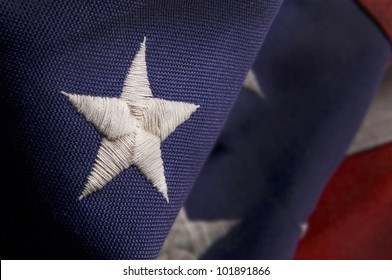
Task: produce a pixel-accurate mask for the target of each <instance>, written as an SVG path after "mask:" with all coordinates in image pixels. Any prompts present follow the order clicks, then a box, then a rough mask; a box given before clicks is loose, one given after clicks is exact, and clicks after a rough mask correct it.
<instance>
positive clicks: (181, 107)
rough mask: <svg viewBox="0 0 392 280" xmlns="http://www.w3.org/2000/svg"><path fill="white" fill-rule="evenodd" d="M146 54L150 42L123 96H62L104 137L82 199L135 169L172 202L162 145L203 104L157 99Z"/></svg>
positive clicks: (130, 74) (133, 67)
mask: <svg viewBox="0 0 392 280" xmlns="http://www.w3.org/2000/svg"><path fill="white" fill-rule="evenodd" d="M145 52H146V38H144V40H143V42H142V43H141V44H140V49H139V51H138V52H137V54H136V55H135V58H134V60H133V61H132V64H131V67H130V69H129V71H128V74H127V77H126V79H125V81H124V87H123V90H122V93H121V96H120V97H119V98H109V97H94V96H89V95H79V94H69V93H66V92H62V94H63V95H65V96H66V97H67V98H68V100H69V101H70V102H71V104H72V105H73V106H74V107H75V109H76V110H77V111H78V112H79V113H80V114H81V115H83V116H84V117H85V119H86V120H87V121H88V122H90V123H92V124H93V125H94V127H95V128H96V129H97V130H98V131H99V132H100V133H101V134H102V136H103V137H102V141H101V145H100V147H99V150H98V153H97V158H96V160H95V163H94V166H93V168H92V170H91V172H90V175H89V176H88V178H87V183H86V184H85V187H84V190H83V191H82V194H81V196H80V197H79V199H80V200H81V199H83V198H85V197H86V196H88V195H90V194H92V193H94V192H96V191H97V190H100V189H102V188H103V187H104V186H105V185H106V184H107V183H108V182H110V181H111V180H112V179H113V178H114V177H116V176H117V175H119V174H120V173H121V172H122V171H123V170H125V169H127V168H129V167H130V166H131V165H136V166H137V167H138V168H139V170H140V171H141V172H142V173H143V174H144V175H145V177H146V178H147V179H148V180H149V181H150V182H151V183H152V185H153V186H154V187H155V188H156V189H157V190H158V192H159V193H161V194H162V196H163V197H164V198H165V199H166V201H167V202H169V196H168V191H167V184H166V179H165V175H164V167H163V160H162V155H161V149H160V144H161V142H162V141H163V140H165V139H166V137H167V136H169V135H170V133H172V132H173V131H174V130H175V129H176V127H177V126H179V125H180V124H182V123H183V122H184V121H186V120H187V119H189V117H190V116H191V114H192V113H194V112H195V111H196V110H197V108H199V106H198V105H194V104H191V103H184V102H177V101H169V100H163V99H158V98H153V95H152V92H151V88H150V83H149V81H148V76H147V65H146V54H145Z"/></svg>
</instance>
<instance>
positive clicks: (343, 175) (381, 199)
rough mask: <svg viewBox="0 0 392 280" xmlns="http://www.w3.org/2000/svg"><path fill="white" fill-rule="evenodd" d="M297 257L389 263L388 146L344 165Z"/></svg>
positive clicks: (391, 171) (391, 185) (391, 198)
mask: <svg viewBox="0 0 392 280" xmlns="http://www.w3.org/2000/svg"><path fill="white" fill-rule="evenodd" d="M295 258H296V259H392V144H389V145H385V146H383V147H380V148H377V149H374V150H371V151H368V152H364V153H361V154H358V155H354V156H351V157H348V158H347V159H346V160H345V161H344V162H343V164H342V165H341V166H340V168H339V169H338V171H337V172H336V174H335V175H334V176H333V178H332V179H331V181H330V183H329V184H328V186H327V187H326V189H325V192H324V193H323V195H322V197H321V199H320V201H319V204H318V206H317V209H316V211H315V212H314V213H313V215H312V216H311V217H310V220H309V231H308V233H307V234H306V236H305V238H304V239H303V240H301V242H300V244H299V246H298V248H297V252H296V256H295Z"/></svg>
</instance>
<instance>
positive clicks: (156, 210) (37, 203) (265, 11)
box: [0, 0, 282, 259]
mask: <svg viewBox="0 0 392 280" xmlns="http://www.w3.org/2000/svg"><path fill="white" fill-rule="evenodd" d="M281 2H282V1H281V0H263V1H243V0H238V1H237V0H234V1H227V2H226V3H225V4H222V2H221V1H196V2H195V1H193V2H189V1H185V2H184V1H158V2H157V1H116V2H112V1H103V0H102V1H96V2H91V3H86V2H84V1H56V2H47V1H38V2H37V1H29V2H26V1H18V0H17V1H14V0H12V1H3V2H2V5H1V7H0V15H1V17H0V18H1V25H0V26H1V27H0V28H1V29H0V30H1V31H0V32H1V44H2V47H1V70H0V71H1V91H2V93H1V110H0V112H1V113H0V114H1V128H0V129H1V135H2V137H1V138H2V139H1V141H2V142H1V147H2V148H1V157H0V158H1V163H2V167H1V176H0V178H1V192H2V195H1V197H2V200H1V201H2V202H1V204H2V209H3V211H2V224H3V225H4V226H3V232H2V243H3V249H2V250H1V251H2V258H7V259H8V258H11V259H85V258H87V259H91V258H93V259H152V258H156V256H157V254H158V252H159V250H160V248H161V246H162V243H163V242H164V240H165V238H166V235H167V233H168V232H169V229H170V227H171V225H172V222H173V221H174V219H175V217H176V215H177V213H178V211H179V209H180V208H181V206H182V205H183V202H184V200H185V198H186V196H187V193H188V191H189V189H190V188H191V186H192V184H193V182H194V180H195V177H196V175H197V174H198V172H199V170H200V168H201V165H202V163H203V162H204V161H205V159H206V157H207V154H208V152H209V151H210V150H211V148H212V145H213V143H214V142H215V140H216V138H217V136H218V133H219V131H220V129H221V127H222V125H223V123H224V121H225V119H226V117H227V115H228V113H229V111H230V108H231V106H232V104H233V103H234V101H235V99H236V96H237V95H238V92H239V90H240V87H241V84H242V80H243V78H244V77H245V74H246V72H247V70H248V69H249V67H250V65H251V63H252V61H253V59H254V57H255V55H256V53H257V51H258V49H259V47H260V45H261V44H262V41H263V39H264V36H265V34H266V33H267V31H268V29H269V26H270V24H271V22H272V19H273V18H274V16H275V14H276V12H277V11H278V9H279V7H280V4H281ZM260 15H262V16H260Z"/></svg>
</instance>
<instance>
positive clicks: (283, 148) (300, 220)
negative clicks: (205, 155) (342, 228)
mask: <svg viewBox="0 0 392 280" xmlns="http://www.w3.org/2000/svg"><path fill="white" fill-rule="evenodd" d="M390 55H391V45H390V42H389V41H388V39H387V37H386V36H385V33H384V32H383V31H382V30H381V29H380V27H379V26H378V25H377V24H376V23H375V22H374V21H373V19H372V18H370V17H369V16H368V14H367V13H366V12H365V11H364V10H363V9H362V8H361V6H359V5H358V3H356V2H355V1H300V0H293V1H285V2H284V3H283V5H282V7H281V9H280V11H279V13H278V15H277V17H276V19H275V20H274V22H273V24H272V27H271V29H270V31H269V33H268V35H267V37H266V40H265V42H264V44H263V46H262V48H261V51H260V53H259V54H258V56H257V58H256V60H255V63H254V65H253V67H252V72H251V74H249V79H250V81H251V82H249V79H247V80H248V81H247V83H246V84H247V86H246V87H244V88H243V89H242V91H241V93H240V95H239V98H238V100H237V102H236V104H235V106H234V108H233V110H232V112H231V114H230V116H229V119H228V121H227V122H226V124H225V127H224V129H223V131H222V133H221V135H220V137H219V139H218V141H217V143H216V145H215V147H214V150H213V152H212V153H211V155H210V157H209V159H208V161H207V162H206V164H205V165H204V167H203V170H202V171H201V174H200V175H199V177H198V180H197V182H196V184H195V185H194V187H193V189H192V190H191V193H190V195H189V197H188V199H187V201H186V203H185V207H184V210H183V213H182V215H181V216H180V217H179V219H180V221H181V222H182V223H184V224H185V223H188V224H189V225H187V226H188V228H191V229H194V230H193V232H192V233H188V232H187V230H182V231H181V230H180V229H178V226H176V224H175V225H174V227H173V229H174V230H173V233H172V235H173V236H169V239H168V244H167V245H166V246H165V247H164V251H163V257H164V258H176V256H178V255H179V254H180V252H181V250H182V251H184V250H186V246H184V245H183V244H184V243H185V244H187V247H188V248H192V249H191V250H189V249H188V251H190V253H189V254H188V255H186V257H188V258H202V259H291V258H293V257H294V253H295V250H296V246H297V244H298V241H299V240H300V239H301V238H302V236H303V235H304V234H306V231H307V228H308V227H310V228H311V226H312V225H311V224H310V225H308V218H309V216H310V214H311V213H312V212H313V210H314V208H315V207H316V204H317V202H318V200H319V198H320V195H321V193H322V191H323V189H324V187H325V185H326V183H327V181H328V180H329V178H330V177H331V176H332V174H333V173H334V172H335V170H336V168H337V167H338V165H339V164H340V162H341V161H342V160H343V158H344V156H345V154H346V151H347V150H348V147H349V145H350V143H351V141H352V140H353V137H354V135H355V134H356V132H357V130H358V128H359V126H360V124H361V122H362V120H363V117H364V115H365V112H366V110H367V108H368V106H369V104H370V101H371V100H372V98H373V96H374V93H375V92H376V89H377V87H378V85H379V84H380V82H381V79H382V76H383V74H384V71H385V69H386V66H387V64H388V61H389V59H390ZM252 77H253V78H252ZM252 81H253V82H252ZM255 81H256V82H257V83H255ZM255 84H258V86H255ZM254 92H256V94H254ZM390 201H391V199H390V198H389V202H390ZM383 209H384V208H383ZM388 209H389V208H388ZM383 221H386V220H385V219H384V220H383ZM319 223H322V221H319ZM386 227H387V228H388V226H387V225H386ZM187 234H188V235H187ZM182 236H183V239H185V240H188V243H190V244H191V245H192V244H201V246H203V248H202V249H199V248H194V247H192V246H191V245H188V243H186V242H185V241H182V242H180V241H177V243H175V242H173V241H172V242H170V241H171V240H174V239H177V240H181V237H182ZM368 236H369V235H368ZM384 237H385V235H384ZM365 240H366V239H365ZM384 241H385V242H386V240H384ZM362 242H365V241H364V240H363V241H362ZM380 242H382V241H380ZM314 244H315V243H311V244H310V245H308V246H309V247H308V248H313V247H312V245H314ZM199 247H200V245H199ZM318 256H323V255H322V253H320V254H319V255H318ZM351 256H352V255H351Z"/></svg>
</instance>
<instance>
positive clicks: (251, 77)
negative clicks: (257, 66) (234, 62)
mask: <svg viewBox="0 0 392 280" xmlns="http://www.w3.org/2000/svg"><path fill="white" fill-rule="evenodd" d="M243 85H244V87H245V88H247V89H249V90H250V91H252V92H253V93H256V94H257V95H258V96H259V97H261V98H265V95H264V94H263V91H262V90H261V87H260V85H259V82H258V81H257V78H256V74H255V72H253V70H252V69H251V70H249V71H248V74H247V75H246V77H245V80H244V84H243Z"/></svg>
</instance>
